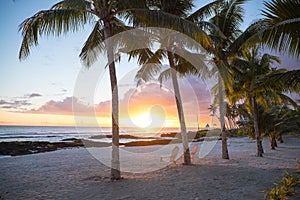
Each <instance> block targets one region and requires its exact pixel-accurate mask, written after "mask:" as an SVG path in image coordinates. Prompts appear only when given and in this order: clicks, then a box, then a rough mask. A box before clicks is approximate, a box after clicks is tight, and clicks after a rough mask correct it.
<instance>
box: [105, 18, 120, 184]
mask: <svg viewBox="0 0 300 200" xmlns="http://www.w3.org/2000/svg"><path fill="white" fill-rule="evenodd" d="M104 36H105V38H106V43H105V45H106V48H107V58H108V63H109V76H110V85H111V93H112V101H111V102H112V160H111V180H119V179H121V172H120V155H119V95H118V82H117V76H116V67H115V62H114V53H113V46H112V44H111V43H110V42H109V40H107V39H108V38H110V37H111V36H112V32H111V25H110V23H109V22H106V23H105V27H104Z"/></svg>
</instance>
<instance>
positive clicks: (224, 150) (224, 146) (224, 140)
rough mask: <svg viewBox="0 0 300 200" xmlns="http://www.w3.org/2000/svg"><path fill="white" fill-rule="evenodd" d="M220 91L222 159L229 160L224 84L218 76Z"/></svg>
mask: <svg viewBox="0 0 300 200" xmlns="http://www.w3.org/2000/svg"><path fill="white" fill-rule="evenodd" d="M218 89H219V109H220V123H221V137H222V158H223V159H229V154H228V148H227V134H226V130H225V107H224V98H223V83H222V77H221V75H220V74H219V75H218Z"/></svg>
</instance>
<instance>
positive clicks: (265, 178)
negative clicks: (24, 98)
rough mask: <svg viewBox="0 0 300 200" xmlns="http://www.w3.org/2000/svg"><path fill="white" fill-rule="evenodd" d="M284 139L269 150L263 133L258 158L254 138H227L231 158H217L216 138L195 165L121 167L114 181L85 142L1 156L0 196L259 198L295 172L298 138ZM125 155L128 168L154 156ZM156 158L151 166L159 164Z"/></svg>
mask: <svg viewBox="0 0 300 200" xmlns="http://www.w3.org/2000/svg"><path fill="white" fill-rule="evenodd" d="M284 139H285V143H283V144H280V143H279V144H278V145H279V147H278V148H277V149H276V150H270V148H269V142H268V140H267V139H264V147H265V154H264V157H263V158H258V157H255V150H256V149H255V147H256V144H255V142H254V141H251V140H249V139H248V138H231V139H229V154H230V156H231V159H230V160H222V159H220V157H221V153H220V148H221V144H220V141H219V142H218V143H217V144H216V145H215V146H214V148H213V149H212V151H211V152H210V153H209V154H208V155H207V156H206V157H204V158H201V159H200V158H197V159H196V163H197V164H196V165H193V166H182V165H181V164H177V165H176V166H174V165H171V166H169V167H166V168H164V169H160V170H157V171H152V172H148V173H143V174H141V173H139V174H136V173H128V172H125V173H123V176H124V178H125V179H124V180H121V181H116V182H111V181H110V179H109V174H110V170H109V168H108V167H106V166H104V165H103V164H101V163H100V162H99V161H98V160H97V159H95V158H94V157H93V156H92V155H91V154H90V153H89V152H88V151H87V150H86V149H85V148H73V149H65V150H59V151H55V152H48V153H40V154H35V155H26V156H17V157H10V158H0V196H1V197H0V199H128V200H129V199H130V200H131V199H143V200H146V199H168V200H170V199H263V196H264V193H262V192H261V191H262V190H266V189H270V188H271V187H272V186H273V182H275V181H278V179H279V178H280V177H281V176H283V174H284V171H285V170H287V171H289V172H294V171H295V167H296V160H300V139H299V138H295V137H292V136H288V137H285V138H284ZM179 145H180V144H179ZM127 148H129V147H127ZM130 148H131V149H125V150H126V151H132V152H147V151H150V150H151V151H152V152H155V151H154V150H153V148H154V149H156V148H157V147H130ZM169 148H170V149H169V150H171V148H172V146H170V147H169ZM169 150H168V151H169ZM166 151H167V150H166ZM154 154H155V153H153V154H152V155H154ZM124 157H125V158H126V154H124V155H123V158H122V164H123V165H127V168H126V169H127V170H126V171H134V170H140V166H143V167H145V166H146V167H149V165H150V164H151V163H152V164H153V161H151V160H155V159H154V156H153V158H152V157H151V156H149V157H147V156H140V157H139V158H138V159H137V160H135V161H132V160H126V159H124ZM156 161H157V162H155V163H157V165H155V164H153V166H154V167H153V169H155V168H157V167H158V166H162V163H160V162H159V160H158V158H156ZM130 162H131V163H134V164H132V165H131V166H130ZM138 163H139V164H140V165H139V164H138ZM149 163H150V164H149ZM165 163H167V162H165ZM163 165H165V164H163ZM123 168H124V167H123ZM148 170H149V169H148ZM146 171H147V170H146ZM150 171H151V170H150ZM298 190H300V188H298ZM298 192H299V191H298ZM298 195H299V194H298ZM298 197H299V196H296V197H294V199H296V198H298Z"/></svg>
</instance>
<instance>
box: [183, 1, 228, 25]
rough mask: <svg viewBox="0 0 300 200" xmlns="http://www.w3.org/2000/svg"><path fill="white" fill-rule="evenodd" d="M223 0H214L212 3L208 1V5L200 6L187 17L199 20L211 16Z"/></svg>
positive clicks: (191, 19) (190, 19) (193, 20)
mask: <svg viewBox="0 0 300 200" xmlns="http://www.w3.org/2000/svg"><path fill="white" fill-rule="evenodd" d="M222 2H223V1H222V0H217V1H213V2H211V3H208V4H207V5H205V6H203V7H201V8H199V9H198V10H196V11H195V12H193V13H192V14H191V15H189V16H188V17H187V18H186V19H187V20H189V21H192V22H199V21H203V20H204V19H205V18H207V17H210V16H211V15H212V14H213V11H214V9H215V7H216V6H218V5H220V4H221V3H222Z"/></svg>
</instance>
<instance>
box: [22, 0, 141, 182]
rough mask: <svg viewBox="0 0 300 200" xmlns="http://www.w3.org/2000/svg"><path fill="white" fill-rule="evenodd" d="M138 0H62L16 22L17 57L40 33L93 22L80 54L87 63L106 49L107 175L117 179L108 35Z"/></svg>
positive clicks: (114, 99) (116, 116)
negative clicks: (109, 157) (19, 36)
mask: <svg viewBox="0 0 300 200" xmlns="http://www.w3.org/2000/svg"><path fill="white" fill-rule="evenodd" d="M145 8H146V2H145V1H142V0H63V1H61V2H59V3H57V4H55V5H54V6H53V7H51V8H50V9H49V10H42V11H40V12H38V13H36V14H35V15H33V16H32V17H30V18H27V19H26V20H24V21H23V22H22V23H21V24H20V28H19V30H20V31H22V36H23V41H22V45H21V49H20V53H19V59H20V60H23V59H25V58H26V57H28V56H29V54H30V48H31V47H32V46H37V45H38V42H39V37H40V36H42V35H54V36H60V35H62V34H64V33H67V32H74V31H77V30H79V29H80V28H82V27H83V26H84V25H85V24H89V23H94V28H93V30H92V32H91V34H90V35H89V37H88V39H87V41H86V42H85V44H84V47H83V48H82V51H81V53H80V58H81V60H82V61H83V63H84V64H85V65H86V66H87V67H89V66H91V65H92V64H93V63H94V62H95V61H96V60H97V58H98V55H99V54H100V53H101V52H104V51H105V52H106V54H107V59H108V68H109V74H110V83H111V91H112V161H111V179H112V180H118V179H120V178H121V175H120V161H119V104H118V84H117V77H116V69H115V56H114V47H113V46H112V45H113V44H111V43H109V42H107V41H108V40H106V39H108V38H110V37H112V36H113V35H115V34H117V33H119V32H121V31H125V30H127V29H128V27H127V26H126V25H125V24H124V22H122V20H121V19H122V18H121V17H122V16H124V15H125V14H126V17H127V18H128V19H129V18H130V16H132V15H130V14H131V11H132V10H133V9H145Z"/></svg>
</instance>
